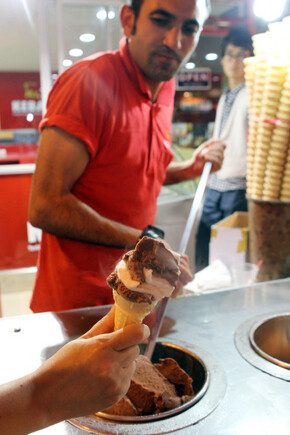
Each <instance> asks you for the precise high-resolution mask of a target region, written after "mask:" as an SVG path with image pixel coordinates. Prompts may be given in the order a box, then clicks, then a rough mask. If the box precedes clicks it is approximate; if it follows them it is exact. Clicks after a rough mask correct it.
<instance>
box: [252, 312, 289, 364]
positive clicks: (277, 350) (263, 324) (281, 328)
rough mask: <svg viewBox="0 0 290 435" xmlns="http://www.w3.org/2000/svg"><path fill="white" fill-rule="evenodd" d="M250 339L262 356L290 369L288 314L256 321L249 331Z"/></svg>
mask: <svg viewBox="0 0 290 435" xmlns="http://www.w3.org/2000/svg"><path fill="white" fill-rule="evenodd" d="M250 341H251V345H252V347H253V348H254V349H255V351H256V352H257V353H258V354H259V355H261V356H262V357H263V358H265V359H267V360H268V361H271V362H272V363H274V364H277V365H278V366H280V367H285V368H286V369H288V370H289V369H290V314H289V313H287V314H282V315H274V316H272V317H267V318H266V319H264V320H262V321H260V322H258V323H257V324H256V325H254V326H253V328H252V329H251V331H250Z"/></svg>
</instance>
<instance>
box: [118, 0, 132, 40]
mask: <svg viewBox="0 0 290 435" xmlns="http://www.w3.org/2000/svg"><path fill="white" fill-rule="evenodd" d="M120 21H121V24H122V29H123V33H124V35H125V36H126V37H127V38H129V36H131V34H132V31H133V29H134V25H135V15H134V12H133V10H132V8H130V6H128V5H123V6H122V9H121V12H120Z"/></svg>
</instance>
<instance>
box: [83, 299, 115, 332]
mask: <svg viewBox="0 0 290 435" xmlns="http://www.w3.org/2000/svg"><path fill="white" fill-rule="evenodd" d="M114 318H115V306H114V305H113V307H112V308H111V310H110V311H109V312H108V314H106V315H105V316H104V317H103V318H102V319H101V320H99V322H97V323H96V324H95V325H94V326H93V327H92V328H91V329H90V330H89V331H87V332H86V333H85V334H84V335H83V336H82V338H91V337H95V336H96V335H99V334H107V333H109V332H112V331H114Z"/></svg>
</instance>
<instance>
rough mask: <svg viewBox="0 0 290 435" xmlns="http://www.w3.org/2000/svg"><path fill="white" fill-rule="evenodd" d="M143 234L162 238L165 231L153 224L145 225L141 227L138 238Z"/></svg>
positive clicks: (153, 237)
mask: <svg viewBox="0 0 290 435" xmlns="http://www.w3.org/2000/svg"><path fill="white" fill-rule="evenodd" d="M144 236H148V237H152V239H164V237H165V233H164V231H163V230H161V229H160V228H157V227H154V226H153V225H147V227H145V228H144V229H143V231H142V233H141V235H140V237H139V240H141V239H142V237H144Z"/></svg>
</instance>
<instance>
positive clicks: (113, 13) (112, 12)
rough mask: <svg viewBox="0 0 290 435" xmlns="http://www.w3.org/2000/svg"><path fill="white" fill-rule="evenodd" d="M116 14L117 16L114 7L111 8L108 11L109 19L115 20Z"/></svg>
mask: <svg viewBox="0 0 290 435" xmlns="http://www.w3.org/2000/svg"><path fill="white" fill-rule="evenodd" d="M115 16H116V14H115V11H114V10H113V9H111V10H110V11H109V12H108V18H109V20H113V19H114V18H115Z"/></svg>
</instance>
